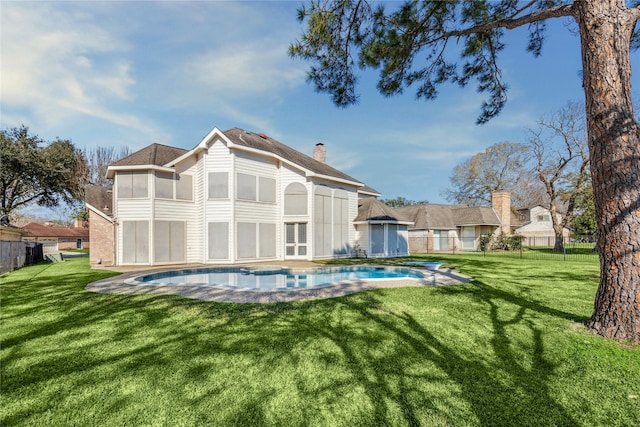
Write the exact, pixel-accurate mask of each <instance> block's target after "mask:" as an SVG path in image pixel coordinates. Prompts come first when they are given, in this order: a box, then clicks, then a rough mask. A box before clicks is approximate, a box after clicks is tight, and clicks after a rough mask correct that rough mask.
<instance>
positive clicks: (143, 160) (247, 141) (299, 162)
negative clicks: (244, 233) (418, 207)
mask: <svg viewBox="0 0 640 427" xmlns="http://www.w3.org/2000/svg"><path fill="white" fill-rule="evenodd" d="M216 134H217V135H222V136H223V137H224V138H225V139H226V140H227V141H228V142H230V143H231V146H230V148H240V149H242V148H246V149H248V150H250V151H260V152H263V153H264V154H265V155H269V156H272V157H277V158H279V159H282V160H284V161H285V162H289V163H291V164H293V165H296V166H298V167H299V168H301V169H303V170H305V171H308V172H310V173H312V174H315V175H318V176H320V177H326V178H328V179H336V180H340V181H346V182H347V183H350V184H352V185H355V186H357V187H358V189H359V190H361V191H363V193H364V194H369V195H379V194H380V193H378V192H377V191H376V190H374V189H373V188H371V187H367V186H365V185H364V184H363V183H362V182H360V181H359V180H357V179H355V178H353V177H351V176H349V175H347V174H346V173H343V172H340V171H339V170H337V169H335V168H333V167H331V166H329V165H327V164H326V163H322V162H319V161H317V160H315V159H314V158H313V157H310V156H307V155H306V154H303V153H301V152H299V151H297V150H294V149H293V148H291V147H289V146H287V145H284V144H283V143H281V142H279V141H276V140H275V139H273V138H270V137H268V136H267V135H265V134H257V133H253V132H248V131H245V130H243V129H240V128H232V129H229V130H226V131H224V132H221V131H220V130H218V129H217V128H214V129H213V130H212V131H211V132H209V134H208V135H207V136H205V137H204V138H203V140H202V141H201V142H200V143H199V144H198V145H197V146H196V147H195V148H194V149H193V150H184V149H181V148H175V147H169V146H166V145H162V144H151V145H149V146H148V147H145V148H143V149H141V150H139V151H136V152H135V153H133V154H131V155H130V156H128V157H125V158H124V159H121V160H118V161H117V162H115V163H112V164H111V165H109V169H108V172H107V176H108V177H113V172H114V171H115V170H118V169H120V170H122V169H127V168H128V167H130V168H131V169H132V170H133V169H140V168H141V167H143V166H153V167H155V168H164V167H171V166H174V165H175V164H176V163H178V162H180V161H181V160H182V159H184V158H185V157H188V156H189V155H191V154H193V153H195V152H198V151H199V150H203V149H206V147H207V144H208V143H209V142H210V141H212V140H213V138H214V137H215V135H216Z"/></svg>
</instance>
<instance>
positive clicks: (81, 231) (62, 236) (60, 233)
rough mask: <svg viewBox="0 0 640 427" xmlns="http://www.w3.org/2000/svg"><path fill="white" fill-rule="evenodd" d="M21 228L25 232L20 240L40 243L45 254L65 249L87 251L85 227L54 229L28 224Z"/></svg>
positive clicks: (87, 231)
mask: <svg viewBox="0 0 640 427" xmlns="http://www.w3.org/2000/svg"><path fill="white" fill-rule="evenodd" d="M21 228H22V229H23V230H24V231H26V232H27V234H25V236H24V237H23V238H22V240H23V241H25V242H36V243H42V250H43V252H44V253H45V254H50V253H53V252H59V251H62V250H65V249H89V228H87V227H73V228H70V227H54V226H49V225H44V224H38V223H35V222H30V223H29V224H27V225H25V226H23V227H21Z"/></svg>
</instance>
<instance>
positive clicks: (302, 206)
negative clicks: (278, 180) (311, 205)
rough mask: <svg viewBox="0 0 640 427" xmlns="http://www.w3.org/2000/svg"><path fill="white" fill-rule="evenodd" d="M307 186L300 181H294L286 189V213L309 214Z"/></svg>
mask: <svg viewBox="0 0 640 427" xmlns="http://www.w3.org/2000/svg"><path fill="white" fill-rule="evenodd" d="M307 205H308V203H307V188H306V187H305V186H304V185H303V184H301V183H299V182H292V183H291V184H289V185H287V188H286V189H285V190H284V214H285V215H307Z"/></svg>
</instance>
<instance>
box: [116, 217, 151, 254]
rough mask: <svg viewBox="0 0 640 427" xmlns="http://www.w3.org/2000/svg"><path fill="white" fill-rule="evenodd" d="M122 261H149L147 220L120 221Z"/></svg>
mask: <svg viewBox="0 0 640 427" xmlns="http://www.w3.org/2000/svg"><path fill="white" fill-rule="evenodd" d="M122 239H123V244H122V262H123V263H124V264H146V263H148V262H149V221H122Z"/></svg>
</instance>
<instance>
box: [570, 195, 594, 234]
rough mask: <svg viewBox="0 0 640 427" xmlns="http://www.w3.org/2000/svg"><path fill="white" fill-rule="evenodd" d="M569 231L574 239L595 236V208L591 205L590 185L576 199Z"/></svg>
mask: <svg viewBox="0 0 640 427" xmlns="http://www.w3.org/2000/svg"><path fill="white" fill-rule="evenodd" d="M571 229H572V230H573V235H574V236H575V237H581V238H582V237H587V236H588V237H589V238H591V237H592V236H594V235H595V234H596V231H597V225H596V207H595V205H594V203H593V189H592V187H591V184H589V185H587V187H586V188H585V191H583V192H582V193H581V194H580V195H579V196H578V197H577V198H576V207H575V212H574V215H573V218H572V219H571Z"/></svg>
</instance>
